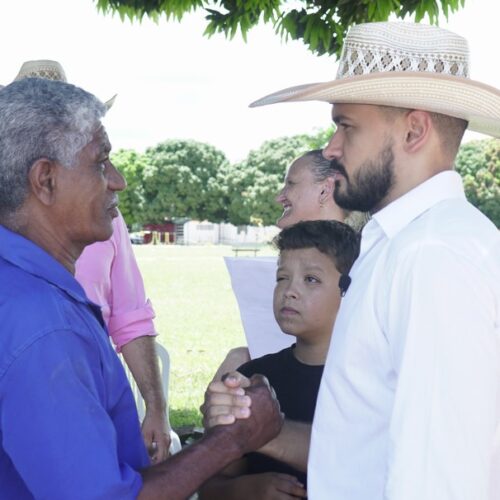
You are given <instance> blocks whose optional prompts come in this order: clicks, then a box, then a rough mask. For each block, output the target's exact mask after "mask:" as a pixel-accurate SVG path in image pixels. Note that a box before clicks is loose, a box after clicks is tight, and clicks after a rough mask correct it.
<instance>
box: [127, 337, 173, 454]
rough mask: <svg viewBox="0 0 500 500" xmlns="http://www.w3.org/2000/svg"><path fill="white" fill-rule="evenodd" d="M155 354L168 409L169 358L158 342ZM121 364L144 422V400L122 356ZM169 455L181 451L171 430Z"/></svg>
mask: <svg viewBox="0 0 500 500" xmlns="http://www.w3.org/2000/svg"><path fill="white" fill-rule="evenodd" d="M155 348H156V354H157V356H158V364H159V368H160V378H161V383H162V387H163V395H164V397H165V401H166V403H167V408H168V383H169V377H170V356H169V354H168V351H167V350H166V349H165V348H164V347H163V346H162V345H161V344H159V343H158V342H155ZM120 359H121V362H122V364H123V366H124V368H125V373H126V374H127V378H128V381H129V384H130V388H131V389H132V393H133V394H134V399H135V404H136V406H137V413H138V414H139V420H140V421H141V422H142V421H143V420H144V416H145V415H146V405H145V403H144V399H142V395H141V391H139V387H138V386H137V384H136V382H135V380H134V377H133V375H132V373H131V371H130V370H129V368H128V366H127V363H125V360H124V358H123V356H120ZM166 423H167V426H168V428H169V429H170V421H169V418H168V411H167V421H166ZM170 440H171V445H170V453H177V452H178V451H180V450H181V448H182V446H181V441H180V439H179V436H178V435H177V433H176V432H174V431H173V430H170Z"/></svg>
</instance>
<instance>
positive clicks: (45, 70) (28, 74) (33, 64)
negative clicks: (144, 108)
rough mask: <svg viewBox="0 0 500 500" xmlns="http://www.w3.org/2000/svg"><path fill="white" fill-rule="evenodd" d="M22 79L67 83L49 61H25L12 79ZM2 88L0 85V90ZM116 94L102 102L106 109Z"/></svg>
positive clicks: (63, 74)
mask: <svg viewBox="0 0 500 500" xmlns="http://www.w3.org/2000/svg"><path fill="white" fill-rule="evenodd" d="M23 78H43V79H45V80H56V81H59V82H67V81H68V80H67V79H66V73H65V72H64V69H63V67H62V66H61V64H60V63H58V62H57V61H51V60H49V59H38V60H36V61H26V62H24V63H23V65H22V66H21V69H20V70H19V73H18V74H17V76H16V77H15V78H14V81H17V80H22V79H23ZM2 88H3V86H2V85H0V89H2ZM115 98H116V94H115V95H114V96H113V97H112V98H111V99H108V100H107V101H106V102H104V105H105V106H106V108H107V109H109V108H111V106H113V103H114V102H115Z"/></svg>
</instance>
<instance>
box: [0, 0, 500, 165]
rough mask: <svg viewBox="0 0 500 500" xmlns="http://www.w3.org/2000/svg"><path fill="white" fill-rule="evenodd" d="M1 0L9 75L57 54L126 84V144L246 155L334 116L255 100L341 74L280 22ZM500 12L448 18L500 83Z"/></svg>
mask: <svg viewBox="0 0 500 500" xmlns="http://www.w3.org/2000/svg"><path fill="white" fill-rule="evenodd" d="M0 1H1V10H0V43H1V47H2V65H1V66H0V83H2V84H7V83H9V82H10V81H12V80H13V79H14V77H15V76H16V74H17V72H18V70H19V68H20V66H21V63H22V62H24V61H26V60H30V59H55V60H58V61H59V62H61V63H62V65H63V67H64V69H65V71H66V75H67V77H68V79H69V81H70V82H71V83H75V84H77V85H79V86H81V87H83V88H85V89H86V90H89V91H91V92H93V93H94V94H96V95H97V96H98V97H100V98H101V99H102V100H106V99H108V98H109V97H111V96H112V95H113V94H115V93H117V94H118V97H117V100H116V102H115V104H114V106H113V109H112V110H111V111H110V113H109V115H108V117H107V118H106V126H107V129H108V133H109V135H110V138H111V141H112V143H113V147H114V149H115V150H116V149H118V148H132V149H136V150H138V151H143V150H144V149H145V148H146V147H148V146H154V145H155V144H157V143H158V142H160V141H162V140H165V139H169V138H191V139H196V140H199V141H203V142H207V143H210V144H213V145H214V146H216V147H218V148H220V149H221V150H222V151H223V152H224V153H226V155H227V156H228V157H229V159H230V160H232V161H236V160H240V159H243V158H244V157H245V156H246V155H247V153H248V152H249V150H250V149H254V148H257V147H259V146H260V144H261V143H262V142H263V141H265V140H267V139H271V138H273V137H280V136H283V135H292V134H297V133H302V132H312V131H314V129H315V128H318V127H327V126H328V125H329V123H330V109H329V106H328V105H326V104H325V103H292V104H278V105H275V106H267V107H263V108H258V109H249V108H248V104H249V103H250V102H251V101H253V100H255V99H257V98H259V97H261V96H262V95H265V94H267V93H270V92H273V91H275V90H279V89H281V88H283V87H288V86H291V85H295V84H301V83H307V82H315V81H327V80H331V79H333V78H334V77H335V74H336V69H337V65H336V63H335V61H334V59H333V58H329V57H325V56H324V57H316V56H314V55H313V54H312V53H310V52H309V51H307V49H306V48H305V47H304V46H303V45H302V44H301V43H300V42H288V43H284V42H281V41H280V39H279V37H278V36H277V35H275V34H274V32H273V31H272V28H271V27H270V26H259V27H257V28H256V29H254V30H253V31H252V32H250V34H249V36H248V43H247V44H245V43H244V42H243V41H242V40H241V37H240V36H239V35H237V36H236V37H235V39H234V40H232V41H226V40H225V38H224V37H223V36H222V35H217V36H215V37H212V38H210V39H208V38H205V37H203V36H202V33H203V30H204V20H203V18H202V16H200V15H197V16H193V15H191V16H187V17H185V18H184V20H183V21H182V22H181V23H180V24H179V23H177V22H167V21H166V20H162V21H160V23H159V24H158V25H156V24H154V23H153V22H151V21H149V20H147V19H145V20H144V21H143V22H142V23H138V22H134V24H131V23H130V22H129V21H124V22H122V21H121V20H120V19H119V17H118V16H114V17H112V16H110V15H108V16H103V15H102V14H100V13H98V12H97V9H96V7H95V4H94V2H93V0H23V1H22V2H21V1H20V2H17V1H14V0H0ZM498 19H500V2H498V1H497V0H466V6H465V8H464V9H462V10H461V11H460V12H458V13H456V14H453V15H452V16H450V22H449V23H445V22H442V23H441V26H443V27H447V28H449V29H451V30H452V31H456V32H457V33H460V34H461V35H464V36H465V37H466V38H467V39H468V40H469V44H470V50H471V60H472V70H471V74H472V77H473V78H474V79H477V80H481V81H484V82H485V83H488V84H490V85H494V86H495V87H498V88H500V69H499V63H498V57H497V54H498V48H497V47H498V40H499V37H498ZM470 137H472V136H469V138H470ZM476 137H477V136H476Z"/></svg>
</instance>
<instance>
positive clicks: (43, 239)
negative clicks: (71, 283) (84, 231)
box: [0, 209, 84, 275]
mask: <svg viewBox="0 0 500 500" xmlns="http://www.w3.org/2000/svg"><path fill="white" fill-rule="evenodd" d="M37 214H39V212H38V213H37ZM37 214H32V213H30V212H29V211H28V210H24V209H20V210H19V211H18V212H16V213H15V214H13V215H9V216H7V217H2V219H1V220H0V223H1V224H2V225H4V226H5V227H6V228H7V229H9V230H10V231H12V232H14V233H17V234H20V235H21V236H24V237H25V238H26V239H28V240H30V241H32V242H33V243H34V244H35V245H37V246H39V247H40V248H42V249H43V250H45V251H46V252H47V253H48V254H49V255H51V256H52V257H54V259H55V260H57V261H58V262H59V263H60V264H62V265H63V266H64V267H65V268H66V269H67V270H68V271H69V272H70V273H71V274H73V275H74V274H75V262H76V259H77V258H78V257H79V256H80V254H81V253H82V251H83V248H84V247H83V246H82V247H81V248H76V247H68V245H67V244H65V243H64V242H63V241H62V239H61V238H60V237H59V234H58V231H57V230H56V229H55V228H54V226H53V225H52V224H50V220H47V219H46V218H44V217H38V216H37Z"/></svg>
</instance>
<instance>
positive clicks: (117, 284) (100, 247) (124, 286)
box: [75, 214, 170, 462]
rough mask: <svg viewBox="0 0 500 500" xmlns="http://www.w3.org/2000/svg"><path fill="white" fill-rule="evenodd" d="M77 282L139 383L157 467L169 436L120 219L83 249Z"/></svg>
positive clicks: (140, 292) (149, 321) (149, 326)
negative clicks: (97, 309)
mask: <svg viewBox="0 0 500 500" xmlns="http://www.w3.org/2000/svg"><path fill="white" fill-rule="evenodd" d="M75 278H76V279H77V280H78V281H79V282H80V284H81V285H82V286H83V288H84V290H85V293H86V294H87V296H88V298H89V299H90V300H91V301H92V302H95V303H96V304H98V305H99V306H101V311H102V315H103V318H104V321H105V322H106V325H107V326H108V331H109V335H110V336H111V338H112V339H113V343H114V344H115V346H116V349H117V351H118V352H121V353H122V354H123V357H124V358H125V362H126V363H127V366H128V367H129V369H130V371H131V372H132V375H133V376H134V379H135V381H136V382H137V386H138V387H139V390H140V391H141V394H142V397H143V398H144V402H145V404H146V415H145V417H144V421H143V423H142V433H143V436H144V440H145V442H146V446H147V447H148V449H149V450H150V451H151V460H152V461H153V462H161V461H163V460H165V459H166V458H167V455H168V448H169V445H170V435H169V434H168V432H167V430H168V429H167V419H166V401H165V398H164V395H163V391H162V385H161V381H160V374H159V369H158V362H157V358H156V351H155V339H154V337H155V336H156V335H157V333H156V331H155V328H154V324H153V318H154V316H155V313H154V310H153V307H152V305H151V302H150V301H149V300H148V299H147V298H146V293H145V291H144V283H143V280H142V276H141V273H140V271H139V267H138V266H137V262H136V260H135V257H134V253H133V250H132V245H131V244H130V238H129V234H128V231H127V226H126V225H125V221H124V220H123V217H122V215H121V214H120V215H119V216H118V217H117V218H116V219H114V220H113V235H112V236H111V238H110V239H109V240H107V241H102V242H97V243H94V244H92V245H89V246H88V247H86V248H85V249H84V251H83V253H82V254H81V256H80V258H79V259H78V260H77V261H76V272H75Z"/></svg>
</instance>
